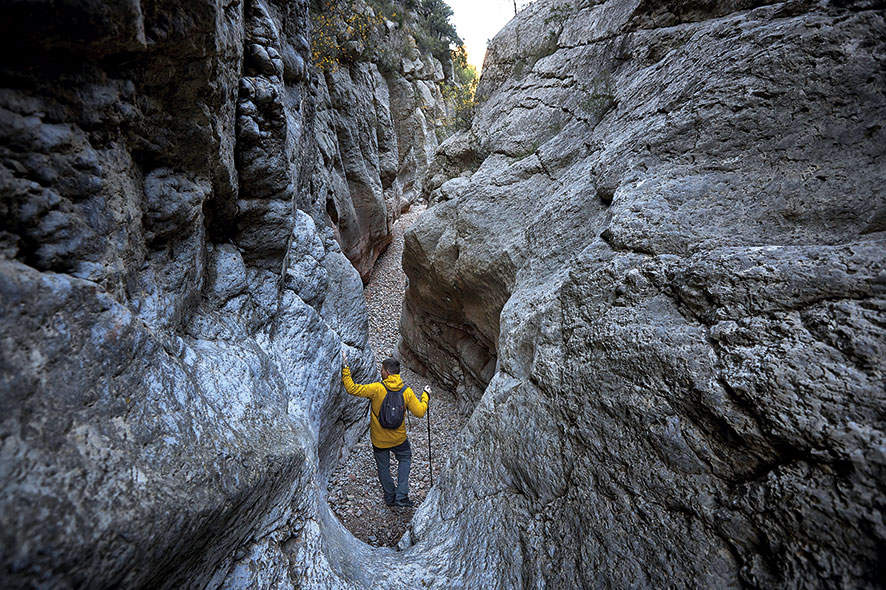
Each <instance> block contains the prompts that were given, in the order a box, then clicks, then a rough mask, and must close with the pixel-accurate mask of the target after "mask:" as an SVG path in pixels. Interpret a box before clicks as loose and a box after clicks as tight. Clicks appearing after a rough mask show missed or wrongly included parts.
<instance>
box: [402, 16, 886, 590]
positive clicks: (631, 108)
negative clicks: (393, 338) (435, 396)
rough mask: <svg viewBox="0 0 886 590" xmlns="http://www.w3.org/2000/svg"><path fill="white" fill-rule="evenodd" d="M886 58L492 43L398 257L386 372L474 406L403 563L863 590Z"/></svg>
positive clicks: (885, 196)
mask: <svg viewBox="0 0 886 590" xmlns="http://www.w3.org/2000/svg"><path fill="white" fill-rule="evenodd" d="M884 39H886V24H884V14H883V11H882V10H879V9H875V8H874V7H873V5H869V4H866V3H864V2H856V3H827V2H826V3H821V4H813V3H804V2H787V3H765V2H749V3H726V2H720V3H718V2H713V3H711V2H666V3H646V2H639V1H628V0H625V1H620V0H618V1H616V0H611V1H608V2H580V3H568V4H564V3H558V2H555V1H545V0H540V1H539V2H536V3H534V4H533V5H531V6H530V7H529V8H527V9H526V10H524V11H523V12H521V14H520V15H519V17H518V18H516V19H515V20H514V21H512V22H511V23H510V24H509V25H508V26H507V27H506V28H505V29H504V30H503V31H502V32H501V33H500V34H499V35H498V36H497V37H496V38H495V39H494V40H493V42H492V45H491V47H490V49H489V53H488V54H487V59H486V63H485V64H484V69H483V78H482V80H481V82H480V88H479V91H478V94H479V96H480V100H481V101H482V103H483V104H482V105H481V107H480V109H479V111H478V114H477V116H476V118H475V120H474V123H473V128H472V129H471V131H470V132H469V133H465V134H462V135H460V136H456V137H453V138H451V139H449V140H447V141H446V142H445V143H443V144H442V145H441V146H440V148H439V150H438V156H437V160H436V161H435V162H434V163H433V164H432V166H431V169H430V170H429V174H428V177H427V182H426V184H425V187H424V189H425V191H426V195H427V196H428V197H429V198H430V199H431V201H432V202H433V203H435V205H434V206H433V207H431V208H430V209H429V210H428V211H427V212H426V213H425V214H424V215H423V216H422V217H421V219H420V220H419V221H418V222H417V224H416V225H415V226H414V229H413V230H412V231H410V233H409V234H407V239H406V251H405V253H404V268H405V269H406V272H407V274H408V276H409V281H410V282H409V288H408V291H407V295H406V301H405V303H404V315H403V321H402V326H403V341H402V342H401V351H402V353H403V355H404V356H405V357H407V358H410V359H412V360H413V362H416V363H421V364H422V365H423V366H424V367H425V368H426V369H427V370H428V371H429V372H431V373H433V374H434V376H435V377H437V378H438V379H440V380H442V381H444V382H445V383H448V384H449V385H450V386H451V387H453V388H454V389H457V390H458V391H459V392H460V393H461V395H462V397H463V400H464V404H465V405H466V406H471V405H476V409H475V410H474V415H473V417H472V418H471V421H470V422H469V424H468V426H467V427H466V430H465V432H464V433H463V439H462V441H461V451H460V452H459V453H458V454H456V455H454V456H452V457H451V458H450V468H449V470H448V471H445V472H444V473H443V474H442V475H441V477H440V480H439V483H438V486H437V488H436V489H435V491H434V492H432V494H431V495H430V496H429V499H428V500H427V501H426V502H425V504H424V505H423V506H422V507H421V509H420V511H419V512H418V514H417V516H416V520H415V521H414V530H413V531H412V534H411V536H410V540H411V542H413V543H417V545H416V549H418V550H419V551H420V552H422V553H423V555H425V556H426V558H427V559H428V560H429V561H432V562H433V563H435V564H437V566H436V567H437V568H438V571H440V572H441V573H440V575H441V576H443V577H447V578H448V582H447V583H448V584H449V586H450V587H453V586H459V585H460V584H463V585H465V586H467V587H475V588H480V587H483V588H520V587H543V586H544V587H551V588H569V587H617V588H625V587H655V588H658V587H708V588H714V587H717V588H721V587H740V586H749V587H763V588H783V587H788V588H806V587H820V586H822V585H824V586H839V587H873V586H876V585H878V584H880V583H881V580H882V566H881V565H880V564H881V562H882V547H883V546H884V542H886V529H884V527H883V520H882V514H883V511H884V508H886V506H884V504H886V499H884V494H883V489H884V481H886V454H884V448H886V436H884V431H886V426H884V417H886V393H884V392H886V387H884V386H886V382H884V368H886V366H884V359H886V329H884V325H886V266H884V261H886V234H884V230H886V226H884V223H883V220H884V215H886V193H884V189H883V186H884V180H886V178H884V176H886V166H884V161H886V159H884V155H886V154H884V152H886V131H884V129H883V126H882V121H883V120H884V116H886V96H884V89H886V79H884V71H886V67H884V66H886V64H884V60H883V56H884V55H886V53H884V49H886V47H884ZM468 548H469V549H468ZM441 564H442V565H441ZM445 585H446V584H443V583H442V582H441V583H439V584H438V586H439V587H444V586H445Z"/></svg>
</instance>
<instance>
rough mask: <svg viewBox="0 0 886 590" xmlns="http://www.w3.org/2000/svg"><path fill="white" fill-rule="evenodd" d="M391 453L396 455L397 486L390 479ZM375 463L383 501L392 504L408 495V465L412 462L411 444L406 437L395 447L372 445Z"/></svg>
mask: <svg viewBox="0 0 886 590" xmlns="http://www.w3.org/2000/svg"><path fill="white" fill-rule="evenodd" d="M391 453H394V456H395V457H397V463H398V465H397V487H396V488H395V487H394V480H393V479H391ZM372 454H373V455H375V465H376V467H378V481H379V482H381V487H382V489H383V490H384V492H385V502H387V503H388V504H393V503H394V502H396V501H400V500H405V499H406V498H408V497H409V467H410V465H411V464H412V446H411V445H410V444H409V439H408V438H407V439H406V440H405V441H404V442H402V443H400V444H399V445H397V446H396V447H391V448H389V449H380V448H378V447H377V446H375V445H372Z"/></svg>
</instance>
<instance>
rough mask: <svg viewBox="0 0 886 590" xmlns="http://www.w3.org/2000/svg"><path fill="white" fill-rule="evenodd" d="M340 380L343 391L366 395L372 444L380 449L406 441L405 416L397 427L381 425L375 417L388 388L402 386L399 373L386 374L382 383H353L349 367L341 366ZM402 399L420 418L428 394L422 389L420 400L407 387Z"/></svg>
mask: <svg viewBox="0 0 886 590" xmlns="http://www.w3.org/2000/svg"><path fill="white" fill-rule="evenodd" d="M341 380H342V383H344V384H345V391H347V392H348V393H349V394H351V395H355V396H357V397H368V398H369V401H370V403H371V404H372V412H371V416H370V418H369V439H370V440H371V441H372V444H373V445H375V446H376V447H378V448H380V449H389V448H391V447H396V446H397V445H399V444H402V443H403V442H405V441H406V419H405V418H404V419H403V424H401V425H400V427H399V428H391V429H388V428H384V427H382V425H381V424H379V422H378V418H377V417H376V416H378V413H379V411H381V403H382V401H384V399H385V396H386V395H387V394H388V389H392V390H394V391H397V390H398V389H400V388H401V387H403V380H402V379H401V378H400V375H388V378H387V379H385V380H384V383H382V382H381V381H378V382H376V383H368V384H366V385H360V384H359V383H354V380H353V379H352V378H351V369H350V368H348V367H342V369H341ZM385 385H387V387H388V389H385ZM403 401H404V402H406V408H407V409H408V410H409V411H410V412H412V414H413V415H414V416H418V417H419V418H421V417H422V416H424V415H425V412H427V411H428V394H427V393H425V392H424V391H423V392H421V401H418V398H416V397H415V394H414V393H413V392H412V388H411V387H407V388H406V389H404V390H403Z"/></svg>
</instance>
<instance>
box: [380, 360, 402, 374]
mask: <svg viewBox="0 0 886 590" xmlns="http://www.w3.org/2000/svg"><path fill="white" fill-rule="evenodd" d="M381 368H382V369H384V370H385V371H387V372H388V373H390V374H391V375H399V374H400V361H398V360H397V359H395V358H392V357H388V358H386V359H385V360H383V361H382V362H381Z"/></svg>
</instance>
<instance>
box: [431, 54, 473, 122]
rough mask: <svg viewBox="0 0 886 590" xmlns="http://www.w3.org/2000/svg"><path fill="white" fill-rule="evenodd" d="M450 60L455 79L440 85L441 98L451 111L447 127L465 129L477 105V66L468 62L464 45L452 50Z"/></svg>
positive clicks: (471, 119)
mask: <svg viewBox="0 0 886 590" xmlns="http://www.w3.org/2000/svg"><path fill="white" fill-rule="evenodd" d="M450 60H451V61H452V69H453V71H454V73H455V79H454V80H453V81H452V82H445V83H443V84H442V85H441V87H440V90H441V92H442V93H443V98H444V99H445V100H446V102H447V103H449V105H450V108H451V109H452V111H453V115H452V117H451V120H450V121H449V123H448V125H447V127H451V128H454V129H456V130H467V129H470V127H471V122H472V121H473V119H474V109H475V108H476V106H477V101H476V100H475V98H474V95H475V93H476V92H477V83H478V82H479V80H480V76H479V74H477V68H475V67H474V66H472V65H471V64H469V63H468V53H467V51H466V50H465V47H464V45H459V46H458V47H456V48H455V49H453V50H452V53H451V55H450Z"/></svg>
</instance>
